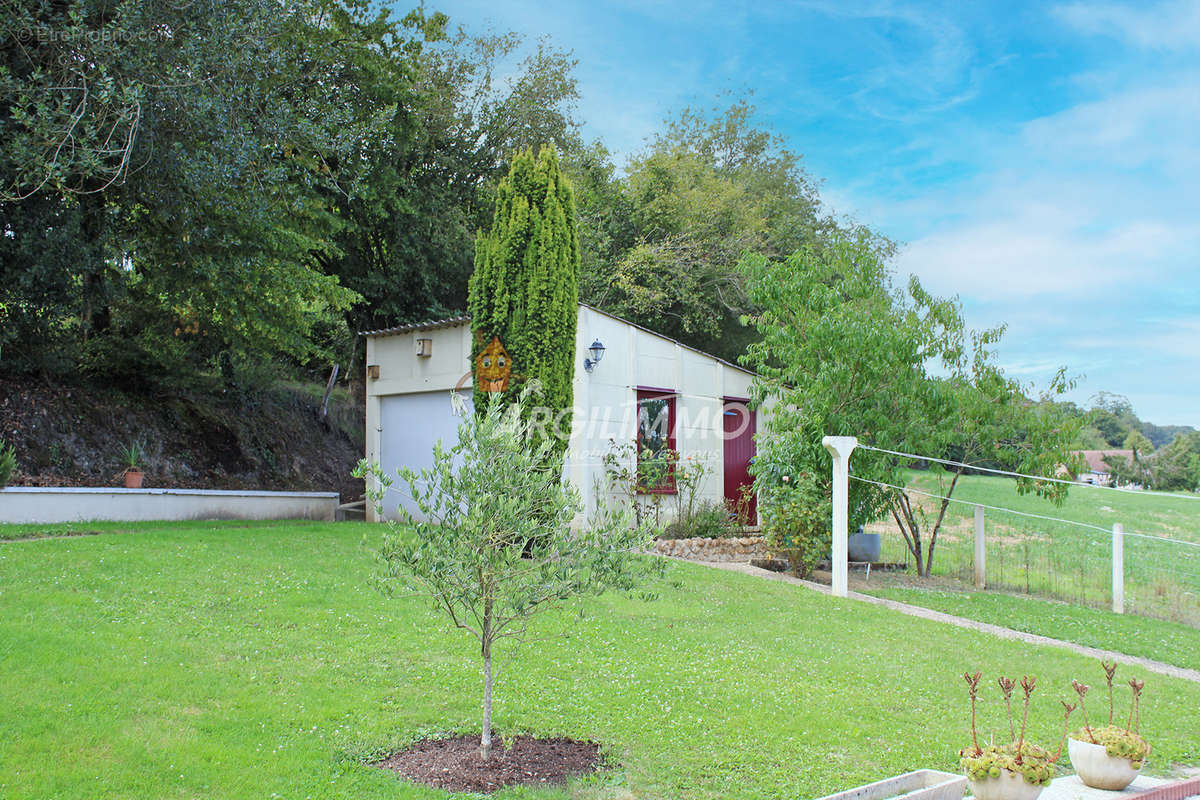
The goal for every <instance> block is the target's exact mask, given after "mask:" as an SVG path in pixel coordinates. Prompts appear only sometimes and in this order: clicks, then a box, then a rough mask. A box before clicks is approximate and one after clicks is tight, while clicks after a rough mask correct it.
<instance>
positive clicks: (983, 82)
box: [427, 0, 1200, 427]
mask: <svg viewBox="0 0 1200 800" xmlns="http://www.w3.org/2000/svg"><path fill="white" fill-rule="evenodd" d="M427 10H430V11H433V10H438V11H444V12H445V13H447V14H448V15H449V16H450V18H451V23H452V25H458V24H461V25H463V26H464V27H465V28H466V29H467V30H468V31H469V32H476V33H479V32H484V31H485V30H487V29H489V28H496V29H500V30H511V31H515V32H517V33H520V34H523V35H525V36H526V37H527V39H528V40H530V41H532V40H536V39H537V38H538V37H541V36H548V37H549V38H550V40H551V41H552V42H553V44H554V45H555V46H557V47H559V48H564V49H569V50H571V51H573V53H574V56H575V57H576V58H577V59H578V62H579V63H578V67H577V71H576V77H577V78H578V81H579V91H580V94H581V98H580V101H579V103H578V106H577V117H578V118H579V119H580V120H581V121H582V122H583V123H584V124H583V133H584V136H585V138H587V139H589V140H590V139H600V140H602V141H603V142H604V143H605V144H606V145H607V146H608V147H609V149H610V150H612V151H614V152H615V153H616V154H617V163H618V164H621V163H623V161H624V158H625V157H626V156H628V155H629V154H631V153H635V152H637V151H638V150H639V149H640V148H641V147H642V146H643V143H644V142H645V141H646V140H647V139H648V137H651V136H652V135H653V134H654V132H655V131H657V130H661V129H662V126H663V121H664V120H665V119H666V118H668V117H670V116H673V115H675V114H676V113H678V112H679V111H680V110H681V109H683V108H685V107H694V108H715V107H717V106H718V105H722V104H727V103H728V97H725V98H724V100H723V99H722V93H723V92H729V91H732V92H734V93H739V92H746V91H752V92H753V96H752V102H753V103H754V105H755V106H756V108H757V117H756V122H757V123H758V124H760V125H763V126H766V127H770V128H771V129H772V130H773V131H774V132H776V133H778V134H780V135H782V136H783V137H784V138H785V140H786V141H787V145H788V147H789V149H791V150H793V151H795V152H798V153H800V154H802V155H803V164H804V168H805V170H806V171H807V172H808V173H809V174H810V175H811V176H812V177H813V178H815V179H817V180H819V181H820V187H821V189H820V190H821V195H822V197H823V198H824V200H825V202H826V204H827V205H828V206H829V207H830V209H831V210H833V211H834V212H836V213H838V214H845V215H849V216H851V217H853V218H855V219H856V220H858V221H860V222H864V223H866V224H868V225H870V226H871V227H872V228H874V229H876V230H878V231H880V232H882V233H884V234H885V235H887V236H889V237H891V238H892V239H894V240H896V241H898V242H901V243H902V244H903V247H902V249H901V251H900V253H899V255H898V256H897V258H896V260H895V263H894V267H895V270H896V272H897V274H898V275H899V276H901V277H906V276H907V275H908V274H910V273H915V274H916V275H918V276H919V277H920V278H921V280H922V282H923V283H924V284H925V285H926V287H927V288H929V289H931V290H932V291H934V292H935V293H938V294H941V295H957V296H958V297H959V298H960V300H961V301H962V304H963V309H964V312H965V314H966V318H967V322H968V324H969V325H971V326H972V327H975V328H983V327H991V326H994V325H998V324H1001V323H1006V324H1007V325H1008V332H1007V335H1006V336H1005V338H1004V340H1003V342H1002V344H1001V346H1000V348H999V352H998V358H999V361H1000V362H1001V364H1002V365H1003V366H1004V367H1005V370H1006V371H1007V372H1008V373H1009V374H1010V375H1013V376H1014V377H1017V378H1019V379H1021V380H1022V381H1025V382H1030V383H1033V384H1034V385H1035V387H1042V386H1044V385H1045V384H1046V383H1047V382H1048V380H1049V379H1050V377H1051V376H1052V375H1053V374H1054V372H1055V371H1056V370H1057V369H1058V368H1059V367H1067V369H1068V374H1070V375H1075V376H1080V382H1079V386H1078V388H1077V389H1076V390H1075V391H1073V392H1072V393H1071V395H1070V397H1071V399H1074V400H1076V401H1077V402H1079V403H1081V404H1083V405H1089V404H1090V400H1091V398H1092V397H1093V396H1094V395H1095V394H1096V393H1097V392H1101V391H1106V392H1114V393H1117V394H1121V395H1125V396H1126V397H1128V398H1129V400H1130V401H1131V402H1132V404H1133V407H1134V410H1135V411H1136V412H1137V413H1138V414H1139V415H1140V416H1141V417H1142V418H1143V419H1147V420H1150V421H1152V422H1155V423H1157V424H1160V425H1164V424H1185V425H1193V426H1196V427H1200V0H1189V1H1187V2H1180V1H1179V0H1168V2H1160V3H1131V4H1128V5H1124V4H1116V3H1105V2H1099V3H1077V2H1067V3H1060V4H1055V3H1053V2H1039V3H1028V4H1021V3H1017V2H1002V3H999V2H998V3H961V2H949V3H930V2H911V3H887V2H851V1H850V0H845V2H782V1H781V2H772V0H758V2H753V3H736V2H732V0H730V1H728V2H706V1H705V0H692V2H653V1H652V0H636V1H635V0H629V2H602V1H601V0H566V1H564V2H540V3H533V2H522V1H521V0H441V2H438V1H437V0H428V2H427Z"/></svg>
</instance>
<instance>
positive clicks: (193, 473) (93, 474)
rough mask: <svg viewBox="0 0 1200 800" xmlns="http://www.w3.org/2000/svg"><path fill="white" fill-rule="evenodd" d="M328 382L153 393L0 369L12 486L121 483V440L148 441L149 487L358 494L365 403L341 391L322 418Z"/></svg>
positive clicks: (0, 418) (0, 415)
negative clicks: (57, 381) (13, 464)
mask: <svg viewBox="0 0 1200 800" xmlns="http://www.w3.org/2000/svg"><path fill="white" fill-rule="evenodd" d="M323 390H324V387H323V386H314V385H303V384H288V385H279V386H276V387H274V388H271V389H266V390H262V391H255V392H245V393H243V392H231V391H222V390H220V389H215V390H212V391H207V392H202V391H196V392H186V393H183V392H169V393H168V392H163V393H159V394H156V395H152V396H145V395H131V394H127V393H124V392H121V391H117V390H111V389H103V388H99V389H98V388H91V387H82V386H66V385H53V384H48V383H45V382H43V381H39V380H36V379H34V380H12V379H7V378H0V440H3V441H4V442H7V443H8V444H11V445H13V446H14V447H15V448H16V452H17V472H16V474H14V475H13V477H12V479H11V480H10V482H9V483H10V485H13V486H120V485H123V482H122V473H123V469H124V465H123V463H122V448H123V447H126V446H128V445H129V444H130V443H131V442H138V443H140V444H141V446H142V447H143V448H144V450H145V453H146V455H145V464H144V467H143V469H144V470H145V472H146V478H145V484H144V485H145V486H146V487H149V488H191V489H272V490H289V491H335V492H339V493H340V494H341V496H342V501H343V502H348V501H350V500H357V499H359V497H360V496H361V494H362V491H363V484H362V481H359V480H355V479H354V478H353V477H352V476H351V475H350V471H351V469H353V467H354V464H355V463H356V462H357V461H358V459H359V458H361V457H362V453H363V446H362V441H363V410H362V409H363V407H362V403H361V402H355V400H354V398H353V397H352V396H351V394H350V393H349V392H347V391H346V390H345V389H338V390H337V391H335V392H334V394H333V396H332V397H331V399H330V402H329V412H328V415H327V416H326V417H325V418H324V419H322V418H321V416H320V406H321V395H322V393H323Z"/></svg>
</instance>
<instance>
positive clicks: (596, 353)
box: [583, 339, 604, 372]
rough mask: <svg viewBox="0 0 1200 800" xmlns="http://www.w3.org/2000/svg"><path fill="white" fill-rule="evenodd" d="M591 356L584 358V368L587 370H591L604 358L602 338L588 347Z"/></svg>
mask: <svg viewBox="0 0 1200 800" xmlns="http://www.w3.org/2000/svg"><path fill="white" fill-rule="evenodd" d="M588 356H589V358H585V359H583V369H584V371H585V372H591V371H592V370H593V369H595V368H596V365H597V364H599V363H600V359H602V358H604V345H603V344H601V343H600V340H599V339H597V340H596V341H594V342H592V346H591V347H589V348H588Z"/></svg>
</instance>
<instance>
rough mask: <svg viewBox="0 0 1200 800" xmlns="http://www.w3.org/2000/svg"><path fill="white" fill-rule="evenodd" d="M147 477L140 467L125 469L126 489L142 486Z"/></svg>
mask: <svg viewBox="0 0 1200 800" xmlns="http://www.w3.org/2000/svg"><path fill="white" fill-rule="evenodd" d="M145 477H146V473H144V472H142V471H141V470H140V469H127V470H125V488H126V489H140V488H142V481H143V480H144V479H145Z"/></svg>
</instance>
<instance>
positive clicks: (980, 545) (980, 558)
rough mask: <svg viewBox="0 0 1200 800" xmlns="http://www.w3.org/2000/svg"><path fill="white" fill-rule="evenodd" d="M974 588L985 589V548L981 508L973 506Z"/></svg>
mask: <svg viewBox="0 0 1200 800" xmlns="http://www.w3.org/2000/svg"><path fill="white" fill-rule="evenodd" d="M975 588H976V589H986V588H987V547H986V542H985V540H984V534H983V506H980V505H977V506H975Z"/></svg>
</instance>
